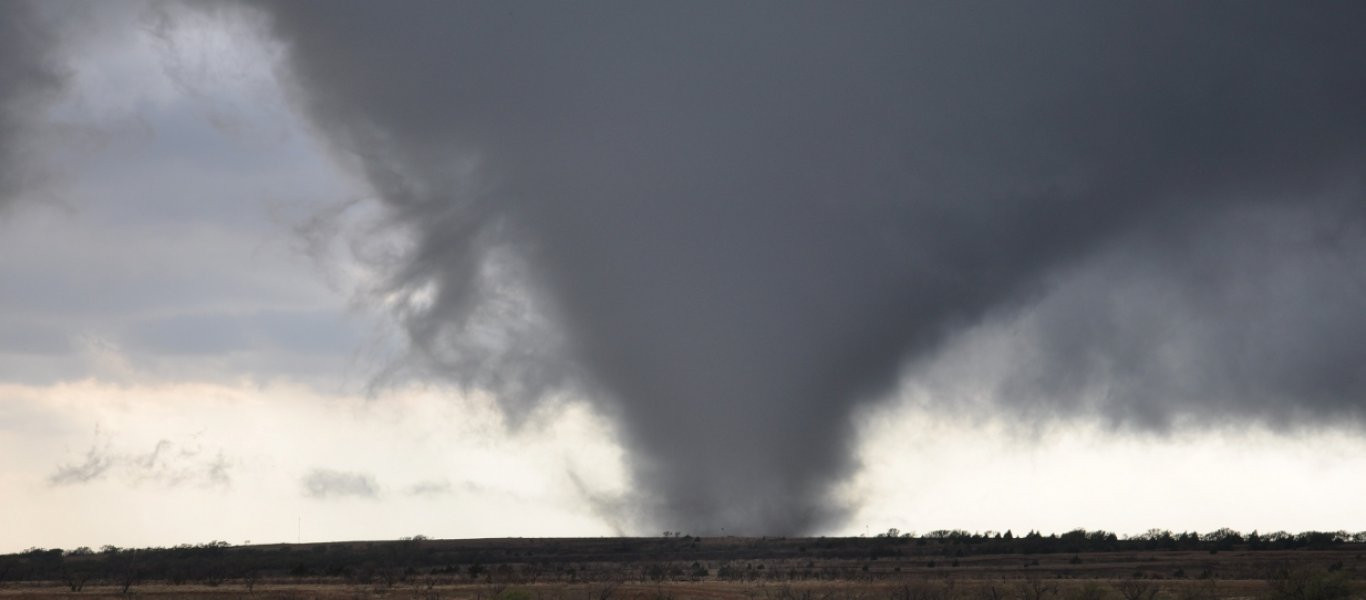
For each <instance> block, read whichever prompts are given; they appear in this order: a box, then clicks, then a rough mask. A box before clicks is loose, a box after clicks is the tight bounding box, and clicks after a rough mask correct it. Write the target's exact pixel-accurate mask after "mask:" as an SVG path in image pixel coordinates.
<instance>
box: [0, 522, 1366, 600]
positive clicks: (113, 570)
mask: <svg viewBox="0 0 1366 600" xmlns="http://www.w3.org/2000/svg"><path fill="white" fill-rule="evenodd" d="M1102 533H1103V532H1102ZM1078 540H1080V542H1078ZM1172 540H1173V541H1172V542H1168V541H1166V540H1157V541H1156V542H1154V541H1151V540H1149V541H1146V542H1137V541H1133V540H1116V539H1114V538H1113V536H1109V537H1108V538H1107V537H1104V536H1096V537H1094V538H1093V539H1089V540H1088V539H1087V538H1086V537H1085V536H1082V537H1081V538H1076V537H1074V538H1073V539H1072V541H1071V543H1072V545H1069V542H1068V541H1066V536H1064V537H1063V538H1061V539H1060V538H1058V537H1056V536H1054V537H1038V538H1033V539H1032V541H1029V539H1028V538H1016V540H1009V539H1007V540H1005V541H1002V540H1001V539H1000V538H995V539H993V538H990V537H986V538H980V537H974V538H968V537H963V538H960V539H950V538H944V537H938V538H928V539H927V538H906V537H879V538H738V537H725V538H696V537H692V536H684V537H670V538H593V539H493V540H426V539H416V540H404V541H398V542H345V543H329V544H287V545H270V546H246V547H229V546H226V545H223V544H217V543H215V544H206V545H203V546H181V547H177V548H161V549H139V550H125V549H114V548H105V549H103V550H102V551H99V552H93V551H87V552H82V551H76V552H62V551H53V550H46V551H45V550H40V549H34V550H30V551H28V552H26V553H22V554H13V555H6V556H0V599H9V598H49V599H50V598H83V599H90V598H120V599H126V598H224V599H226V598H253V599H274V598H301V599H302V598H320V599H323V598H327V599H331V598H395V599H399V598H404V599H406V598H413V599H427V598H458V599H465V600H694V599H696V600H1220V599H1225V600H1227V599H1261V598H1265V599H1267V600H1346V599H1347V598H1366V544H1363V543H1360V542H1356V541H1346V542H1344V541H1341V539H1338V540H1334V541H1330V542H1324V541H1322V540H1319V542H1318V543H1312V541H1311V542H1306V543H1304V544H1295V543H1283V544H1280V545H1279V546H1278V545H1277V544H1261V543H1258V542H1256V541H1254V543H1251V544H1249V543H1247V542H1246V541H1244V542H1243V543H1241V544H1235V543H1232V542H1230V541H1227V540H1224V541H1211V540H1208V539H1206V540H1200V539H1192V540H1184V539H1179V538H1172ZM1172 545H1176V546H1178V547H1177V548H1171V547H1170V546H1172ZM1182 545H1186V546H1190V547H1189V548H1181V547H1180V546H1182ZM1152 546H1157V547H1152Z"/></svg>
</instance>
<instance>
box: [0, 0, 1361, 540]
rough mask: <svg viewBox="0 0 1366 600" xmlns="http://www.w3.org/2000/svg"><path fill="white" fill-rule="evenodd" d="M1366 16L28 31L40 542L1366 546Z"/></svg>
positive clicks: (28, 433)
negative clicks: (763, 539)
mask: <svg viewBox="0 0 1366 600" xmlns="http://www.w3.org/2000/svg"><path fill="white" fill-rule="evenodd" d="M1360 12H1361V7H1359V6H1354V5H1352V4H1328V3H1324V4H1319V5H1315V6H1305V7H1290V6H1286V5H1280V4H1265V5H1264V4H1261V3H1255V2H1243V3H1227V4H1221V3H1205V4H1201V5H1196V6H1185V5H1181V4H1157V3H1147V4H1132V5H1123V4H1121V5H1110V6H1108V7H1095V6H1092V5H1090V4H1088V3H1047V4H1042V5H1036V6H1033V7H1029V8H1027V9H1026V8H1022V7H1018V6H1013V5H1002V4H974V3H943V4H940V3H924V4H917V5H915V6H898V5H895V4H861V5H856V6H841V5H836V4H818V3H771V4H770V3H748V4H744V5H732V4H725V3H717V4H712V3H691V4H684V5H666V4H655V5H640V4H638V3H625V4H618V3H594V4H589V5H583V6H571V5H554V4H540V3H512V4H508V3H487V4H476V3H463V4H458V5H451V4H443V3H436V4H432V5H426V4H418V3H414V4H405V5H402V6H400V7H395V6H393V5H386V4H380V3H356V4H348V3H329V4H317V5H314V4H275V3H211V4H199V3H196V4H192V5H182V4H179V3H175V2H134V1H118V2H98V3H97V2H32V3H30V2H19V1H15V0H0V506H4V507H5V510H3V511H0V552H9V551H16V550H21V549H24V548H27V547H30V546H40V547H64V548H74V547H76V546H82V545H84V546H92V547H97V546H100V545H104V544H114V545H119V546H134V545H171V544H177V543H200V542H205V541H209V540H226V541H228V542H232V543H242V542H245V541H247V540H251V541H254V542H280V541H294V540H305V541H309V540H338V539H358V538H374V539H387V538H397V537H400V536H408V535H415V534H423V535H427V536H432V537H475V536H504V535H519V536H561V535H594V536H595V535H617V534H631V535H640V534H658V532H660V531H663V530H682V531H688V532H692V533H698V534H721V533H737V534H738V533H748V534H862V533H874V532H878V531H885V530H886V529H888V528H891V527H896V528H899V529H901V530H903V531H922V532H923V531H928V530H933V529H947V528H965V529H974V530H985V529H992V530H1005V529H1013V530H1015V531H1017V532H1018V531H1025V530H1029V529H1039V530H1044V531H1065V530H1068V529H1072V528H1076V527H1085V528H1089V529H1106V530H1112V531H1118V532H1120V533H1139V532H1142V531H1144V530H1146V529H1148V528H1150V527H1161V528H1169V529H1173V530H1186V529H1190V530H1199V531H1209V530H1213V529H1216V528H1219V527H1225V526H1227V527H1233V528H1236V529H1242V530H1253V529H1258V530H1262V531H1270V530H1280V529H1284V530H1291V531H1297V530H1304V529H1331V530H1338V529H1345V530H1350V531H1357V530H1362V529H1366V513H1363V512H1362V511H1361V510H1360V498H1362V497H1366V481H1364V480H1363V478H1362V477H1360V474H1361V473H1366V434H1364V433H1363V425H1366V374H1364V373H1366V369H1363V368H1362V365H1366V171H1363V165H1366V113H1363V112H1362V111H1361V109H1360V107H1361V106H1366V80H1363V79H1362V78H1361V76H1360V74H1361V73H1363V72H1366V47H1363V43H1362V42H1361V41H1359V37H1360V36H1359V35H1356V32H1355V31H1354V29H1355V28H1354V27H1352V26H1351V25H1352V24H1355V23H1360V22H1361V20H1360V18H1361V17H1362V16H1363V15H1361V14H1360Z"/></svg>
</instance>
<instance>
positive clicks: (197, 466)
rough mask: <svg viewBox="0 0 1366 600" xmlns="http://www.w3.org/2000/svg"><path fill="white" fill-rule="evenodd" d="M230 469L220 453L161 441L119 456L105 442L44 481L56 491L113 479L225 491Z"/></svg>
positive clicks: (60, 466) (55, 471) (93, 446)
mask: <svg viewBox="0 0 1366 600" xmlns="http://www.w3.org/2000/svg"><path fill="white" fill-rule="evenodd" d="M97 437H98V436H97ZM232 466H233V465H232V462H231V461H229V460H228V459H227V457H226V456H225V455H224V454H223V452H222V451H221V450H220V451H218V452H216V453H212V454H210V453H208V452H205V451H204V449H203V448H200V447H198V446H197V445H196V444H188V445H187V444H176V443H174V442H171V441H170V440H166V439H162V440H158V441H157V443H156V445H155V446H153V448H152V449H151V450H150V451H148V452H145V453H122V452H117V451H114V450H112V449H111V448H110V445H109V443H108V442H107V441H105V442H101V441H99V440H98V439H97V440H96V442H95V443H94V444H92V445H91V446H90V449H89V450H87V451H86V453H85V458H84V459H83V460H81V461H79V462H74V463H66V464H62V465H58V467H57V468H56V469H55V470H54V471H53V472H52V474H51V475H49V476H48V478H47V480H48V484H49V485H51V486H54V487H59V486H70V485H82V484H88V483H92V482H95V481H98V480H100V479H103V478H105V477H106V476H114V477H118V478H120V479H121V480H123V481H124V482H126V483H128V484H130V485H140V484H143V483H154V484H157V485H161V486H164V487H179V486H183V485H193V486H197V487H202V488H227V487H229V486H231V485H232Z"/></svg>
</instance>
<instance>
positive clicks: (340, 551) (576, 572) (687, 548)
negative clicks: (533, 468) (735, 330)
mask: <svg viewBox="0 0 1366 600" xmlns="http://www.w3.org/2000/svg"><path fill="white" fill-rule="evenodd" d="M1363 544H1366V532H1359V533H1347V532H1342V531H1337V532H1324V531H1306V532H1301V533H1296V534H1290V533H1285V532H1275V533H1258V532H1252V533H1247V534H1243V533H1240V532H1237V531H1234V530H1231V529H1219V530H1216V531H1212V532H1209V533H1194V532H1182V533H1173V532H1170V531H1167V530H1158V529H1154V530H1150V531H1148V532H1147V533H1144V534H1142V535H1138V536H1126V537H1121V536H1118V535H1116V534H1114V533H1111V532H1107V531H1086V530H1081V529H1078V530H1075V531H1069V532H1067V533H1063V534H1050V535H1043V534H1040V533H1038V532H1034V531H1030V532H1027V533H1025V534H1023V535H1016V534H1014V533H1013V532H1011V531H1005V532H968V531H962V530H940V531H932V532H929V533H927V534H924V535H913V534H903V533H901V532H899V531H897V530H895V529H893V530H889V531H887V532H885V533H881V534H878V535H877V536H874V537H854V538H835V537H821V538H788V537H765V538H740V537H707V538H703V537H695V536H691V535H685V534H681V533H674V532H667V534H666V535H665V536H664V537H655V538H547V539H523V538H505V539H486V540H431V539H427V538H425V537H423V536H415V537H412V538H404V539H402V540H398V541H387V542H335V543H317V544H278V545H255V546H231V545H229V544H228V543H226V542H218V541H215V542H210V543H207V544H201V545H181V546H176V547H172V548H118V547H114V546H104V547H102V548H100V549H99V550H92V549H90V548H85V547H81V548H76V549H73V550H62V549H58V548H53V549H43V548H30V549H28V550H25V551H23V552H20V553H16V554H7V555H0V583H3V582H6V581H60V582H62V583H64V584H65V585H67V586H69V587H70V588H71V589H72V590H73V591H79V590H80V589H81V588H82V587H84V586H85V585H86V584H87V583H89V582H100V583H102V584H105V585H111V584H112V585H116V586H120V587H123V588H124V589H125V590H127V588H128V587H130V586H133V585H135V584H137V583H139V582H145V581H158V582H164V583H169V584H185V583H194V584H199V585H210V586H216V585H219V584H221V583H223V582H225V581H228V580H233V581H235V582H238V583H240V584H243V585H246V586H247V587H248V588H250V587H251V586H252V585H254V584H255V582H256V581H258V580H261V579H266V578H268V579H271V580H279V579H298V580H309V579H317V580H324V579H332V580H335V579H344V580H346V581H352V582H360V583H376V584H388V585H393V584H394V583H396V582H399V581H410V580H412V579H415V578H435V577H439V578H441V579H442V580H443V581H448V582H452V581H454V582H458V581H477V582H489V583H495V582H498V583H511V582H519V583H520V582H537V581H557V582H569V583H576V582H590V581H623V580H635V579H639V580H655V581H661V580H666V579H667V580H700V579H712V578H715V579H723V580H730V579H753V578H755V577H756V576H757V572H759V571H762V570H763V569H764V562H765V561H767V562H768V563H769V564H770V571H771V570H773V568H774V567H779V566H782V568H783V569H784V571H783V573H784V577H788V578H848V577H855V576H857V577H875V576H876V574H877V573H878V572H879V569H872V570H871V571H870V570H869V568H868V566H867V564H868V561H878V560H879V559H882V558H886V559H891V560H893V561H896V560H898V558H901V559H904V560H911V559H915V560H919V557H930V558H934V557H946V558H947V557H953V558H955V559H956V558H959V557H970V556H982V555H1002V554H1026V555H1027V554H1050V553H1067V554H1073V555H1078V554H1082V553H1104V552H1119V551H1128V552H1135V551H1208V552H1211V553H1218V552H1221V551H1228V550H1242V551H1269V550H1299V549H1308V550H1341V549H1351V548H1352V547H1353V546H1357V545H1363ZM1074 558H1075V557H1074ZM751 561H753V562H752V564H751ZM941 562H946V561H941ZM951 562H952V565H953V566H957V564H958V561H957V560H953V561H951ZM859 563H862V564H863V566H862V567H861V568H860V569H858V570H855V568H854V567H852V566H851V565H853V564H859ZM872 564H874V565H876V564H880V563H876V562H874V563H872ZM929 564H935V563H933V562H931V563H929ZM900 570H901V569H900V568H899V567H898V568H897V569H896V572H900ZM769 575H776V573H765V574H764V575H763V576H764V577H767V576H769Z"/></svg>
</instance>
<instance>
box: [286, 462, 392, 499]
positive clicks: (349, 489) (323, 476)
mask: <svg viewBox="0 0 1366 600" xmlns="http://www.w3.org/2000/svg"><path fill="white" fill-rule="evenodd" d="M300 482H301V483H302V484H303V489H304V495H305V496H308V497H309V498H313V499H316V500H324V499H331V498H369V499H375V498H378V497H379V484H377V483H375V477H374V476H373V475H369V474H367V473H357V472H352V471H338V470H335V469H324V468H316V469H313V470H311V471H309V472H308V473H307V474H305V475H304V476H303V478H302V479H300Z"/></svg>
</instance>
